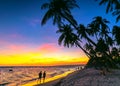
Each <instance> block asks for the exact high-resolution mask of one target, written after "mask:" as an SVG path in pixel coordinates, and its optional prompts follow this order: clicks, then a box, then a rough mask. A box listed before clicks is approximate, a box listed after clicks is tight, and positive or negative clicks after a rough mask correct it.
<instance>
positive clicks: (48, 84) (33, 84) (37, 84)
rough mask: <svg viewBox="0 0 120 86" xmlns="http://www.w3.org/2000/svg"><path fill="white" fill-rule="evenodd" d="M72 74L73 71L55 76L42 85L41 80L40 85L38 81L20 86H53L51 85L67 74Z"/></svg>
mask: <svg viewBox="0 0 120 86" xmlns="http://www.w3.org/2000/svg"><path fill="white" fill-rule="evenodd" d="M72 72H74V71H73V70H71V71H67V72H65V73H63V74H60V75H56V76H54V77H51V78H47V79H46V80H45V82H44V83H43V80H41V83H38V80H34V81H31V82H28V83H26V84H23V85H22V86H53V85H52V84H56V83H58V82H59V81H60V80H61V79H62V78H64V77H65V76H67V75H68V74H70V73H72Z"/></svg>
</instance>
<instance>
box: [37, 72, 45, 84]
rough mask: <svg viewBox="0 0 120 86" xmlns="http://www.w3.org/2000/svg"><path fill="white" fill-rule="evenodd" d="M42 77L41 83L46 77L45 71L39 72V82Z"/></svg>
mask: <svg viewBox="0 0 120 86" xmlns="http://www.w3.org/2000/svg"><path fill="white" fill-rule="evenodd" d="M42 78H43V83H44V82H45V78H46V71H44V72H43V73H42V71H40V72H39V78H38V81H39V82H40V83H41V79H42Z"/></svg>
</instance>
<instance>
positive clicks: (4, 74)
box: [0, 65, 81, 86]
mask: <svg viewBox="0 0 120 86" xmlns="http://www.w3.org/2000/svg"><path fill="white" fill-rule="evenodd" d="M78 67H81V66H80V65H72V66H41V67H38V66H21V67H20V66H14V67H4V66H2V67H0V86H21V84H25V83H28V82H30V81H33V80H36V79H38V73H39V72H40V71H46V74H47V76H46V78H51V77H54V76H56V75H59V74H62V73H65V72H67V71H70V70H77V68H78Z"/></svg>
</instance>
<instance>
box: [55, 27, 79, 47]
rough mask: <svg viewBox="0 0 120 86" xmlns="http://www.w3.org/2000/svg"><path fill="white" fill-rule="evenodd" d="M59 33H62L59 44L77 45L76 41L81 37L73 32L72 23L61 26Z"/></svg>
mask: <svg viewBox="0 0 120 86" xmlns="http://www.w3.org/2000/svg"><path fill="white" fill-rule="evenodd" d="M57 33H61V36H60V37H59V39H58V43H59V45H61V44H62V42H63V44H64V46H67V47H70V46H74V45H76V44H75V43H76V42H79V41H80V40H79V38H78V36H77V35H76V34H74V33H73V29H72V27H71V25H63V26H60V29H59V30H58V31H57Z"/></svg>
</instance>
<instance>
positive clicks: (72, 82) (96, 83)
mask: <svg viewBox="0 0 120 86" xmlns="http://www.w3.org/2000/svg"><path fill="white" fill-rule="evenodd" d="M119 82H120V70H119V69H111V71H110V72H108V73H106V75H102V74H101V70H96V69H93V68H88V69H83V70H78V71H75V72H72V73H70V74H68V75H67V76H65V77H64V78H61V79H58V80H54V81H51V82H48V83H44V84H38V85H34V86H120V83H119Z"/></svg>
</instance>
